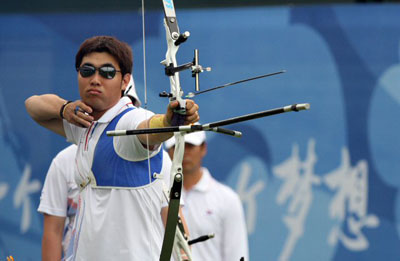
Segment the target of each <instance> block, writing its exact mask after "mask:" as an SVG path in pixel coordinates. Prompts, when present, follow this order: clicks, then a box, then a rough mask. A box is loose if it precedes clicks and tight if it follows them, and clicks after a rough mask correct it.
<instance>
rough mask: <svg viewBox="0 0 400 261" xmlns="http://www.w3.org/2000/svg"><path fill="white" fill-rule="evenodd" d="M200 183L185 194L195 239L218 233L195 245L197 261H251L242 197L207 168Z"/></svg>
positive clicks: (185, 207) (193, 251)
mask: <svg viewBox="0 0 400 261" xmlns="http://www.w3.org/2000/svg"><path fill="white" fill-rule="evenodd" d="M202 170H203V175H202V177H201V179H200V180H199V182H198V183H197V184H196V185H195V186H194V187H193V188H191V189H190V190H189V191H186V190H185V191H184V193H183V194H182V197H183V199H184V200H185V206H184V207H183V214H184V217H185V220H186V223H187V225H188V228H189V234H190V238H191V239H195V238H198V237H200V236H203V235H208V234H213V233H214V234H215V237H214V238H212V239H209V240H207V241H205V242H200V243H196V244H195V245H192V254H193V259H194V260H196V261H206V260H207V261H208V260H213V261H235V260H236V261H239V260H240V258H241V257H244V258H245V260H248V242H247V231H246V224H245V219H244V213H243V207H242V204H241V201H240V199H239V196H238V195H237V194H236V193H235V192H234V191H233V190H232V189H231V188H229V187H228V186H226V185H223V184H221V183H219V182H218V181H216V180H215V179H214V178H213V177H212V176H211V174H210V172H209V171H208V170H207V169H206V168H202Z"/></svg>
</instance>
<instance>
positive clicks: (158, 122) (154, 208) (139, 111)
mask: <svg viewBox="0 0 400 261" xmlns="http://www.w3.org/2000/svg"><path fill="white" fill-rule="evenodd" d="M132 60H133V57H132V49H131V47H130V46H129V45H128V44H127V43H125V42H122V41H120V40H118V39H117V38H115V37H111V36H95V37H92V38H89V39H86V40H85V41H84V42H83V43H82V44H81V46H80V48H79V50H78V52H77V54H76V56H75V68H76V71H77V81H78V89H79V94H80V99H79V100H76V101H66V100H65V99H63V98H61V97H59V96H58V95H56V94H43V95H33V96H31V97H29V98H28V99H26V101H25V107H26V109H27V112H28V114H29V115H30V116H31V117H32V119H33V120H35V121H36V122H37V123H38V124H40V125H42V126H43V127H45V128H47V129H49V130H51V131H53V132H55V133H56V134H59V135H61V136H64V137H66V138H67V141H69V142H71V143H73V144H76V145H77V146H78V149H77V153H76V158H75V165H76V172H75V182H76V183H77V184H78V186H79V189H80V194H79V204H78V210H77V215H76V219H75V223H74V228H73V231H74V235H73V242H71V244H72V245H73V254H72V255H71V260H76V261H79V260H98V261H102V260H131V261H142V260H157V259H159V256H160V252H161V247H162V241H163V235H164V230H165V229H164V225H163V221H165V219H166V216H167V207H168V202H167V200H166V198H165V197H164V193H163V185H164V184H163V183H165V184H166V186H168V185H169V179H168V178H166V179H163V180H161V179H162V176H161V175H154V173H160V172H161V170H162V167H163V154H164V153H163V152H162V150H161V147H162V146H161V144H162V142H164V141H165V140H167V139H168V138H170V137H171V136H172V133H157V134H152V135H146V134H142V135H137V136H133V135H132V136H123V137H114V138H112V137H108V136H107V135H106V133H107V131H108V130H115V129H117V130H126V129H128V130H132V129H145V128H162V127H169V126H171V121H172V116H173V114H174V110H175V109H176V108H177V107H178V106H179V103H178V101H171V102H170V103H169V105H168V107H167V109H166V113H165V114H154V113H153V112H151V111H148V110H145V109H143V108H138V107H135V106H134V105H133V104H132V102H131V100H130V99H129V98H128V97H121V96H122V93H123V92H124V91H125V90H126V89H127V87H128V83H129V81H130V77H131V74H132ZM185 101H186V114H185V116H184V117H185V118H184V124H192V123H195V122H197V121H198V120H199V114H198V109H199V107H198V105H197V104H196V103H195V102H194V101H192V100H185ZM149 163H150V164H149ZM68 258H69V257H68Z"/></svg>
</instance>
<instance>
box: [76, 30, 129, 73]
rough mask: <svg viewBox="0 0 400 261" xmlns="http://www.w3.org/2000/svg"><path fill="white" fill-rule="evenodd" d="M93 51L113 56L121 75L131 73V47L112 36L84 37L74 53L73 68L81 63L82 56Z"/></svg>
mask: <svg viewBox="0 0 400 261" xmlns="http://www.w3.org/2000/svg"><path fill="white" fill-rule="evenodd" d="M94 52H98V53H103V52H106V53H108V54H110V55H111V56H113V57H114V58H115V59H116V60H117V62H118V65H119V67H120V69H121V73H122V75H125V74H127V73H132V63H133V62H132V60H133V56H132V49H131V47H130V46H129V45H128V44H127V43H125V42H122V41H120V40H118V39H117V38H115V37H112V36H95V37H92V38H89V39H86V40H85V41H84V42H83V43H82V44H81V46H80V48H79V50H78V52H77V53H76V56H75V68H78V67H79V66H80V65H81V63H82V59H83V57H85V56H86V55H88V54H90V53H94Z"/></svg>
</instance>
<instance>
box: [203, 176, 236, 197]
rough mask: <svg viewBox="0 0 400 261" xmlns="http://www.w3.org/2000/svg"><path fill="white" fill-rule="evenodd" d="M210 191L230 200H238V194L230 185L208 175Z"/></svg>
mask: <svg viewBox="0 0 400 261" xmlns="http://www.w3.org/2000/svg"><path fill="white" fill-rule="evenodd" d="M210 191H212V193H214V194H217V195H218V196H219V197H223V198H226V199H232V200H240V199H239V195H238V194H237V192H236V191H234V190H233V189H232V188H231V187H229V186H228V185H226V184H224V183H223V182H221V181H218V180H216V179H215V178H214V177H212V176H211V175H210Z"/></svg>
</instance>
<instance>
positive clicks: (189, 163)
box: [168, 143, 207, 175]
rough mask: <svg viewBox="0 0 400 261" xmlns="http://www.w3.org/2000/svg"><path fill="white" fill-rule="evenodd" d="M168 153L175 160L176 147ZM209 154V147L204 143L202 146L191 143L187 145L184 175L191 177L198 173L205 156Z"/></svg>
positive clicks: (184, 157) (183, 164) (184, 158)
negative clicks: (192, 174)
mask: <svg viewBox="0 0 400 261" xmlns="http://www.w3.org/2000/svg"><path fill="white" fill-rule="evenodd" d="M168 153H169V155H170V157H171V159H172V158H173V155H174V147H172V148H171V149H169V150H168ZM206 154H207V145H206V143H203V144H202V145H200V146H195V145H192V144H190V143H185V154H184V156H183V162H182V167H183V174H184V175H190V174H191V173H195V172H197V171H198V170H199V169H200V168H201V165H202V161H203V158H204V156H205V155H206Z"/></svg>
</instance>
